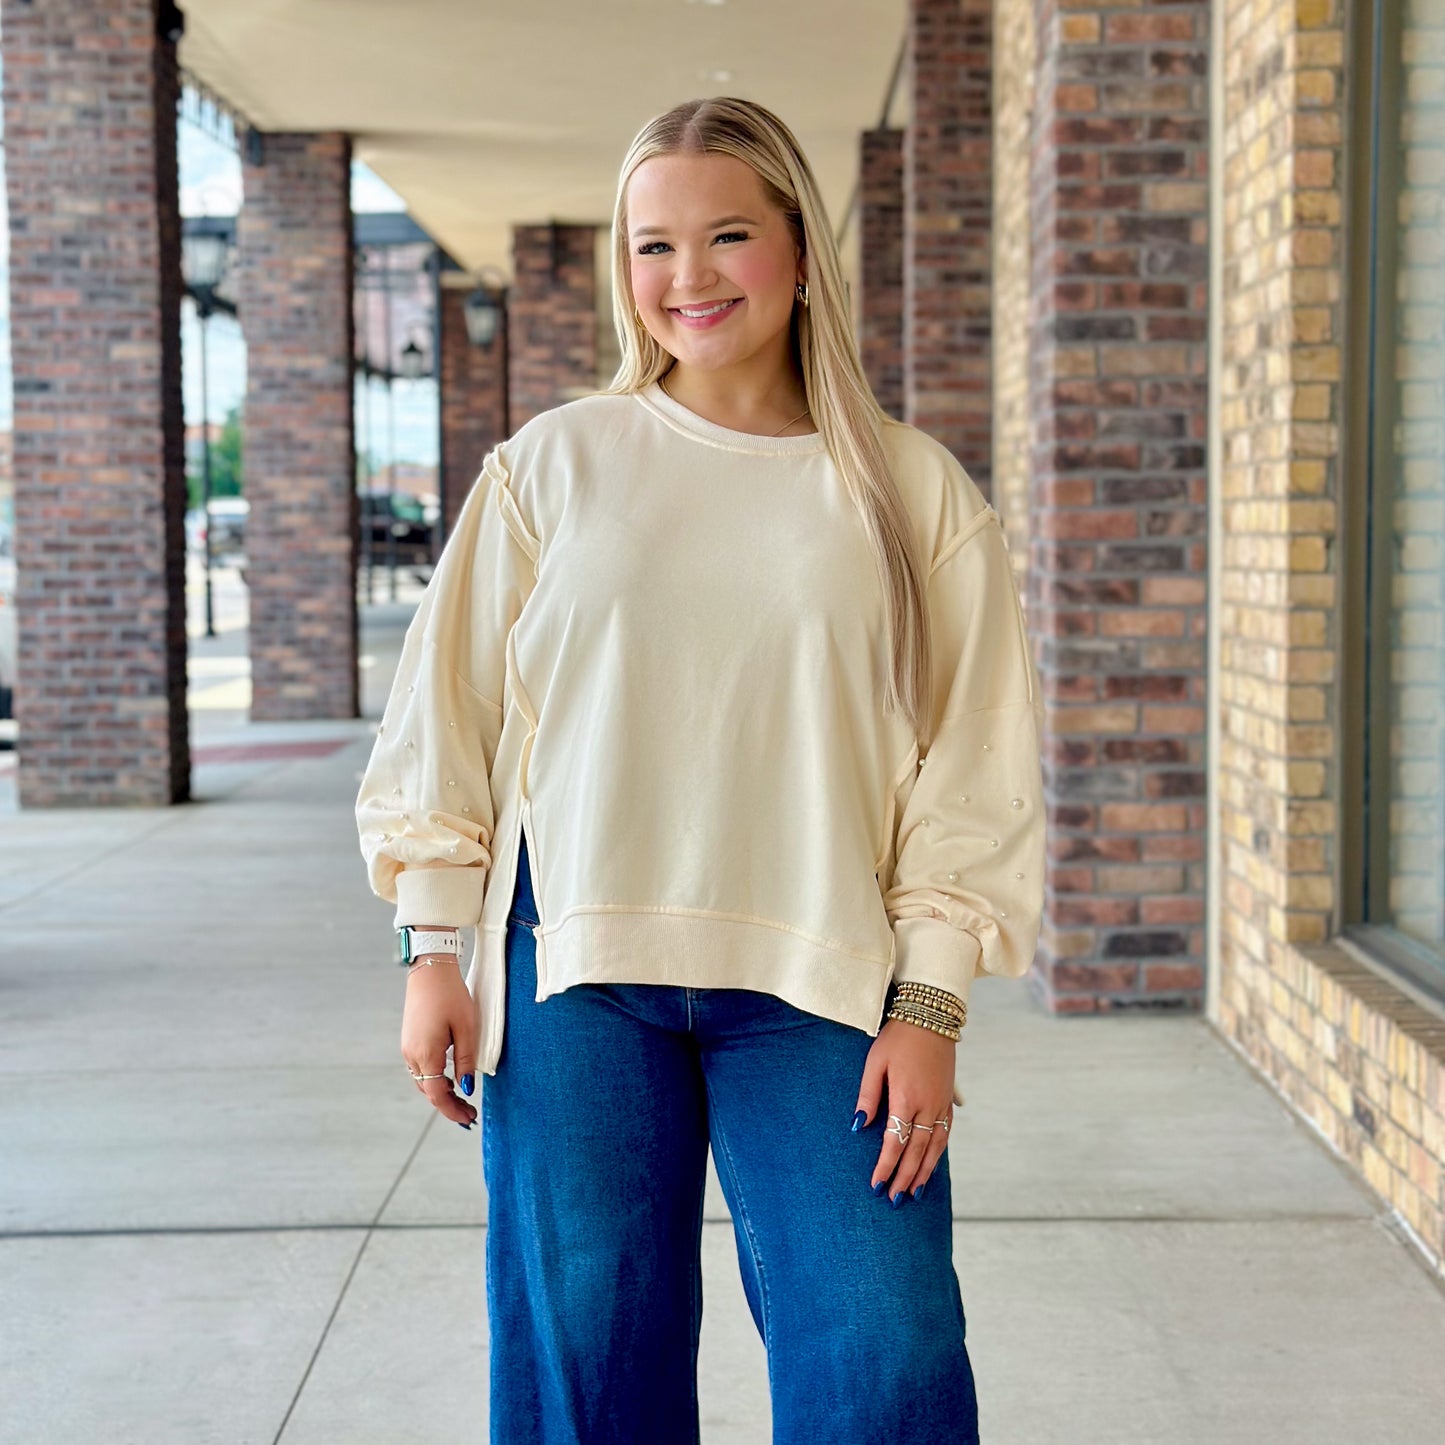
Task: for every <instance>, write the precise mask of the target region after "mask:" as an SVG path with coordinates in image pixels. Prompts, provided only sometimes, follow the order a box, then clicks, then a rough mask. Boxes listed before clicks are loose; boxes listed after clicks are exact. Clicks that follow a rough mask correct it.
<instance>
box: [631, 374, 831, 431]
mask: <svg viewBox="0 0 1445 1445" xmlns="http://www.w3.org/2000/svg"><path fill="white" fill-rule="evenodd" d="M657 384H658V385H659V386H660V387H661V388H662V389H663V391H664V392H665V393H666V395H667V398H668V400H669V401H676V402H677V404H678V406H681V405H682V403H681V402H680V401H677V398H676V397H675V396H673V394H672V393H671V392H670V391H668V390H667V377H666V375H663V376H659V377H658V378H657ZM808 412H809V408H808V407H806V406H805V407H804V408H803V409H802V411H800V412H799V413H798V414H797V416H795V417H794V418H793V421H785V422H784V423H783V424H782V426H780V427H779V428H778V429H777V431H775V432H769V433H768V436H769V438H772V437H776V436H781V435H782V434H783V433H784V432H785V431H787V429H788V428H789V427H790V426H792V425H793V422H800V421H802V419H803V418H804V417H805V416H807V414H808Z"/></svg>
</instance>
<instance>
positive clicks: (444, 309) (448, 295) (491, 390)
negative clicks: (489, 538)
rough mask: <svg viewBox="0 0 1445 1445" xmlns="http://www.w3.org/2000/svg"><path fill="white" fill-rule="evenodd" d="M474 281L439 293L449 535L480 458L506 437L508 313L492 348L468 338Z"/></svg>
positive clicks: (443, 491)
mask: <svg viewBox="0 0 1445 1445" xmlns="http://www.w3.org/2000/svg"><path fill="white" fill-rule="evenodd" d="M475 285H476V283H475V282H474V281H472V280H470V278H460V279H459V281H458V283H457V284H455V285H454V284H450V283H449V282H448V281H445V280H444V281H443V284H442V290H441V417H442V479H441V494H442V518H443V521H442V525H443V527H444V528H445V530H446V532H447V533H448V534H450V532H451V530H452V524H453V523H454V522H455V521H456V518H457V513H458V512H459V511H460V510H461V506H462V503H463V502H464V501H465V500H466V497H467V493H468V492H469V491H470V490H471V486H472V483H473V482H474V481H476V479H477V473H478V472H479V471H480V470H481V465H482V458H483V457H484V456H486V454H487V452H488V451H489V450H490V449H491V447H492V446H493V445H494V444H495V443H496V442H499V441H501V440H502V439H503V438H504V437H505V436H506V435H507V312H506V307H505V305H504V306H503V307H502V315H501V322H500V325H499V326H498V328H497V334H496V337H495V338H494V339H493V341H492V344H491V345H490V346H489V347H486V348H483V347H480V346H473V345H472V343H471V341H470V340H469V339H468V337H467V321H466V315H465V313H464V312H463V309H462V307H463V303H464V302H465V301H466V299H467V296H468V295H469V294H470V293H471V292H472V290H474V289H475Z"/></svg>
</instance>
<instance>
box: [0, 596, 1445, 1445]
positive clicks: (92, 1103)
mask: <svg viewBox="0 0 1445 1445" xmlns="http://www.w3.org/2000/svg"><path fill="white" fill-rule="evenodd" d="M196 580H197V574H195V573H194V571H193V573H192V576H191V586H190V593H191V596H190V601H191V607H192V622H191V633H192V642H191V647H192V661H191V669H190V699H191V708H192V713H191V738H192V747H193V754H194V760H195V761H194V772H193V779H194V793H195V800H194V801H193V802H191V803H189V804H185V805H182V806H179V807H175V808H167V809H141V808H136V809H124V808H122V809H93V810H87V809H67V810H55V811H33V810H29V811H23V812H22V811H19V810H18V809H17V807H16V803H15V789H14V770H13V754H12V755H10V756H9V757H8V758H7V757H6V755H5V754H3V753H0V1003H3V1006H0V1445H52V1442H55V1445H59V1442H64V1445H74V1442H75V1441H77V1440H81V1439H89V1438H95V1439H98V1440H104V1441H107V1442H117V1445H129V1442H135V1445H141V1442H144V1445H211V1442H216V1445H253V1442H254V1445H272V1442H282V1445H373V1442H375V1445H402V1442H417V1441H437V1442H441V1441H445V1442H447V1445H481V1442H485V1441H486V1439H487V1398H486V1397H487V1319H486V1308H485V1276H484V1272H483V1259H484V1254H483V1251H484V1245H485V1229H486V1199H485V1193H484V1190H483V1187H482V1177H481V1156H480V1139H479V1134H480V1131H479V1130H477V1131H473V1132H471V1133H464V1132H463V1131H462V1130H460V1129H457V1128H456V1127H455V1126H454V1125H452V1124H450V1123H448V1122H447V1121H445V1120H442V1119H440V1118H439V1117H438V1116H436V1115H435V1114H434V1113H433V1112H432V1111H431V1110H430V1109H429V1108H428V1106H427V1105H426V1104H425V1103H424V1102H423V1101H422V1100H421V1099H420V1098H419V1097H418V1095H417V1094H416V1092H415V1090H414V1089H413V1087H412V1085H411V1082H410V1080H408V1079H407V1077H406V1074H405V1072H404V1069H403V1065H402V1062H401V1058H400V1054H399V1051H398V1036H399V1024H400V1011H401V999H402V993H403V987H404V980H403V976H402V974H401V970H399V969H398V968H396V967H395V966H394V965H393V964H392V963H391V962H390V957H391V950H392V935H391V932H390V909H389V907H388V906H387V905H386V904H383V903H382V902H380V901H379V900H377V899H375V898H373V897H372V896H371V894H370V892H369V890H368V888H367V886H366V881H365V874H364V869H363V866H362V862H361V858H360V854H359V852H358V850H357V846H356V834H355V828H354V823H353V818H352V805H353V802H354V798H355V792H356V787H357V782H358V779H359V776H360V773H361V770H362V768H363V766H364V764H365V761H366V757H367V754H368V750H369V747H370V743H371V739H372V737H373V735H374V729H375V726H376V721H377V719H378V718H379V716H380V713H381V708H382V704H383V703H384V700H385V694H386V689H387V687H388V685H389V679H390V676H391V672H392V669H393V667H394V665H395V658H396V655H397V651H398V649H399V646H400V641H401V636H402V632H403V630H404V628H405V625H406V622H407V620H408V618H409V616H410V611H411V607H412V606H413V605H414V603H415V599H416V596H417V593H418V589H417V588H416V586H415V584H414V583H408V582H404V583H403V585H402V586H401V588H400V589H399V592H398V600H397V601H396V602H392V601H391V600H390V598H389V592H388V591H387V590H386V589H385V588H384V587H382V588H379V589H378V591H377V593H376V596H377V598H378V600H377V601H376V602H375V603H374V604H371V605H368V606H366V607H365V608H364V609H363V627H362V654H363V667H362V679H363V698H364V709H363V710H364V712H365V717H364V718H363V719H359V720H351V721H317V722H309V723H303V724H263V725H253V724H250V723H249V722H248V721H247V720H246V708H247V706H248V703H249V687H250V682H249V667H248V665H247V660H246V633H245V596H244V588H243V587H242V586H241V584H240V581H239V579H238V578H237V577H236V576H235V575H234V570H233V569H231V571H230V575H228V576H225V577H222V576H220V575H218V577H217V582H216V593H215V596H216V610H217V622H218V626H217V633H216V636H214V637H210V638H207V637H204V636H201V635H199V634H200V632H201V630H202V629H201V628H200V627H199V626H198V623H197V607H198V592H197V588H196ZM298 937H299V938H302V939H303V940H304V941H302V942H297V939H298ZM964 1038H965V1042H964V1044H963V1046H962V1048H961V1052H960V1082H961V1085H962V1088H963V1092H964V1094H965V1095H966V1096H967V1100H968V1102H967V1105H966V1106H965V1108H963V1109H962V1110H960V1111H959V1112H958V1121H957V1123H956V1125H955V1128H954V1130H953V1136H952V1140H951V1145H950V1148H951V1154H950V1166H951V1170H952V1174H953V1182H954V1198H953V1207H954V1216H955V1226H954V1262H955V1266H956V1268H957V1270H958V1274H959V1278H960V1282H961V1287H962V1292H963V1300H964V1306H965V1310H966V1313H967V1322H968V1342H969V1350H970V1356H971V1359H972V1362H973V1366H974V1370H975V1373H976V1376H977V1380H978V1389H979V1398H980V1408H981V1420H982V1438H983V1440H984V1441H985V1442H986V1445H1440V1442H1441V1440H1442V1425H1441V1421H1442V1420H1445V1372H1442V1371H1441V1368H1440V1364H1441V1361H1442V1360H1445V1290H1442V1287H1441V1284H1440V1283H1439V1281H1438V1280H1437V1279H1436V1278H1435V1277H1434V1276H1432V1275H1431V1274H1430V1273H1429V1272H1428V1271H1427V1270H1426V1268H1425V1267H1424V1265H1423V1263H1422V1262H1421V1260H1420V1259H1419V1257H1418V1256H1417V1255H1416V1254H1414V1253H1413V1252H1412V1250H1411V1248H1410V1247H1409V1245H1408V1244H1407V1242H1405V1241H1404V1240H1403V1239H1402V1237H1401V1235H1400V1233H1399V1231H1398V1229H1397V1227H1396V1226H1395V1225H1394V1223H1392V1221H1391V1220H1390V1218H1389V1216H1388V1213H1387V1211H1385V1210H1384V1209H1383V1208H1382V1207H1381V1206H1380V1205H1379V1204H1378V1202H1377V1201H1376V1200H1375V1199H1374V1198H1373V1196H1371V1195H1370V1194H1369V1193H1368V1192H1367V1191H1366V1190H1365V1189H1364V1188H1363V1186H1361V1185H1360V1184H1359V1183H1358V1182H1357V1181H1356V1180H1355V1179H1354V1178H1353V1177H1352V1176H1351V1175H1350V1173H1349V1172H1348V1171H1347V1170H1346V1169H1345V1168H1344V1167H1343V1166H1342V1165H1341V1164H1340V1163H1339V1162H1338V1161H1337V1160H1336V1159H1335V1158H1334V1157H1333V1156H1332V1155H1331V1154H1330V1153H1329V1152H1328V1150H1327V1149H1326V1147H1325V1146H1324V1144H1323V1143H1322V1142H1321V1141H1320V1140H1319V1139H1318V1138H1317V1137H1316V1136H1315V1135H1314V1134H1313V1133H1312V1132H1310V1131H1309V1130H1308V1129H1307V1128H1306V1127H1304V1126H1303V1125H1302V1124H1300V1123H1299V1122H1298V1121H1296V1119H1295V1118H1294V1117H1293V1115H1292V1114H1291V1113H1290V1112H1289V1111H1288V1110H1287V1109H1286V1107H1285V1106H1284V1104H1283V1103H1282V1102H1281V1101H1280V1100H1279V1099H1278V1098H1277V1097H1276V1096H1275V1094H1274V1093H1273V1092H1272V1091H1271V1090H1270V1089H1269V1088H1268V1087H1267V1086H1266V1085H1265V1084H1264V1083H1263V1082H1261V1081H1260V1080H1259V1079H1258V1078H1257V1077H1256V1076H1255V1074H1254V1073H1253V1072H1252V1071H1251V1070H1250V1069H1249V1068H1248V1067H1247V1066H1246V1064H1245V1063H1244V1062H1243V1061H1242V1060H1241V1059H1240V1058H1239V1057H1238V1056H1237V1055H1236V1054H1235V1053H1234V1052H1233V1050H1232V1049H1231V1048H1230V1047H1229V1046H1228V1045H1227V1044H1226V1043H1225V1042H1224V1041H1222V1040H1221V1038H1220V1037H1219V1036H1218V1035H1217V1034H1216V1033H1215V1032H1214V1031H1213V1030H1212V1029H1211V1028H1210V1027H1209V1025H1208V1024H1207V1023H1205V1022H1203V1021H1202V1020H1199V1019H1192V1018H1167V1017H1164V1018H1156V1017H1118V1018H1087V1019H1080V1018H1069V1019H1056V1018H1050V1017H1047V1016H1045V1015H1044V1014H1042V1013H1041V1012H1040V1011H1039V1010H1038V1009H1037V1008H1036V1007H1035V1006H1034V1005H1033V1004H1032V1003H1031V1002H1030V1000H1029V998H1028V995H1027V991H1026V987H1025V985H1023V984H1021V983H1015V982H1007V981H1002V980H984V981H981V982H980V983H979V984H978V985H977V987H976V989H975V993H974V998H973V1009H972V1012H971V1015H970V1020H969V1026H968V1029H967V1031H966V1033H965V1036H964ZM843 1112H844V1115H846V1114H847V1112H848V1110H847V1109H845V1110H844V1111H843ZM847 1122H848V1121H847V1119H846V1117H842V1116H840V1117H839V1118H838V1120H837V1121H836V1126H837V1127H839V1128H846V1127H847ZM832 1126H833V1121H832V1118H831V1115H828V1114H826V1111H825V1112H824V1113H822V1114H820V1118H819V1123H818V1127H820V1128H825V1127H832ZM880 1207H881V1208H886V1207H887V1206H886V1204H884V1203H882V1202H880ZM703 1246H704V1268H705V1301H706V1304H705V1311H704V1323H703V1339H702V1358H701V1365H700V1384H699V1393H700V1398H701V1409H702V1417H703V1432H702V1438H703V1441H704V1442H705V1445H765V1442H767V1441H768V1439H769V1412H768V1380H767V1362H766V1357H765V1355H764V1352H763V1348H762V1345H761V1343H760V1341H759V1340H758V1338H757V1335H756V1333H755V1331H754V1329H753V1325H752V1320H751V1317H750V1316H749V1315H748V1312H747V1307H746V1303H745V1300H744V1296H743V1291H742V1286H741V1283H740V1281H739V1277H738V1267H737V1258H736V1254H735V1246H734V1243H733V1234H732V1226H731V1222H730V1220H729V1217H728V1213H727V1208H726V1205H725V1203H724V1202H723V1199H722V1195H721V1192H720V1190H719V1189H718V1187H717V1181H716V1177H715V1176H714V1175H712V1174H711V1171H710V1174H709V1183H708V1200H707V1208H706V1221H705V1225H704V1240H703ZM899 1267H900V1268H907V1261H906V1260H900V1261H899ZM887 1348H888V1342H887V1341H886V1340H880V1341H879V1342H878V1349H879V1352H880V1355H881V1354H882V1353H883V1352H885V1351H886V1350H887ZM820 1408H822V1406H821V1402H820ZM639 1445H645V1442H639ZM839 1445H853V1442H844V1441H839ZM858 1445H862V1442H858Z"/></svg>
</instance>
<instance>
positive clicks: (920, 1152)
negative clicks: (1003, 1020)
mask: <svg viewBox="0 0 1445 1445" xmlns="http://www.w3.org/2000/svg"><path fill="white" fill-rule="evenodd" d="M957 1051H958V1045H957V1044H956V1043H955V1042H954V1041H953V1040H952V1039H949V1038H945V1037H944V1036H943V1035H942V1034H939V1033H935V1032H934V1031H933V1030H932V1029H926V1028H923V1027H922V1026H921V1025H920V1024H910V1023H906V1022H905V1021H904V1020H902V1019H887V1020H885V1021H884V1024H883V1027H882V1028H880V1029H879V1030H878V1037H877V1038H876V1039H875V1040H874V1041H873V1047H872V1048H871V1049H869V1050H868V1061H867V1063H865V1064H864V1066H863V1084H862V1087H861V1088H860V1090H859V1092H858V1104H857V1108H858V1109H861V1110H862V1111H863V1113H864V1115H865V1118H864V1120H863V1122H864V1123H865V1124H871V1123H872V1122H873V1117H874V1113H875V1111H876V1110H877V1109H878V1107H879V1100H880V1099H881V1098H882V1095H883V1089H884V1086H885V1084H886V1086H887V1089H888V1112H889V1113H890V1114H897V1115H898V1117H899V1118H900V1119H902V1120H903V1132H904V1133H905V1134H907V1135H908V1142H907V1143H906V1144H903V1143H900V1142H899V1139H898V1135H897V1134H896V1133H894V1132H892V1129H891V1128H890V1129H888V1130H886V1131H885V1132H884V1135H883V1148H882V1149H881V1150H880V1151H879V1154H878V1163H877V1165H876V1166H875V1167H874V1170H873V1176H872V1178H871V1179H870V1180H869V1184H870V1185H871V1186H872V1187H873V1189H874V1190H875V1191H876V1190H877V1189H878V1187H879V1183H880V1181H886V1180H888V1178H889V1177H890V1176H892V1181H893V1182H892V1184H891V1185H889V1188H888V1197H889V1199H890V1200H891V1201H892V1202H893V1203H894V1204H899V1203H901V1202H902V1201H901V1200H900V1199H899V1197H898V1196H899V1195H900V1194H902V1193H903V1192H904V1191H905V1190H910V1191H912V1192H913V1193H914V1194H915V1195H916V1194H917V1192H918V1191H919V1190H920V1189H922V1187H923V1185H924V1184H925V1182H926V1181H927V1179H928V1176H929V1175H930V1174H932V1173H933V1170H934V1166H935V1165H936V1164H937V1163H938V1161H939V1158H940V1157H941V1156H942V1154H943V1151H944V1150H945V1149H946V1148H947V1147H948V1130H947V1129H945V1128H944V1127H943V1125H942V1124H937V1123H935V1120H938V1119H946V1120H948V1121H949V1123H950V1124H951V1123H952V1122H953V1068H954V1059H955V1056H956V1054H957ZM885 1122H887V1121H885ZM910 1122H911V1123H912V1124H913V1126H914V1127H913V1129H912V1131H911V1132H910V1130H909V1129H908V1125H909V1123H910ZM859 1127H862V1126H861V1125H860V1126H859ZM930 1129H931V1130H932V1132H931V1133H930V1132H929V1130H930Z"/></svg>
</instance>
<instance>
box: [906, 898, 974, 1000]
mask: <svg viewBox="0 0 1445 1445" xmlns="http://www.w3.org/2000/svg"><path fill="white" fill-rule="evenodd" d="M893 937H894V939H895V940H896V944H895V948H894V960H893V977H894V978H895V979H897V980H900V981H902V980H905V979H906V980H910V981H913V982H916V983H930V984H932V985H933V987H934V988H941V989H944V990H946V991H947V992H948V993H951V994H953V995H954V996H955V997H956V998H958V999H960V1000H961V1001H962V1002H964V1003H967V1002H968V991H969V989H970V988H971V987H972V985H973V979H974V974H975V972H976V970H977V968H978V961H979V959H980V958H981V957H982V956H983V947H982V945H981V944H980V943H979V941H978V939H976V938H975V937H974V936H973V934H971V933H964V932H963V931H962V930H961V929H957V928H955V927H954V926H953V925H952V924H951V923H945V922H944V921H943V920H942V919H941V918H900V919H897V920H896V921H895V922H894V924H893Z"/></svg>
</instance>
